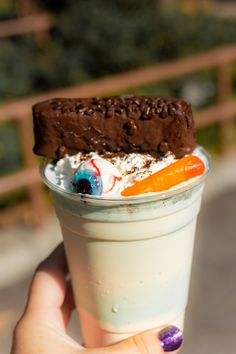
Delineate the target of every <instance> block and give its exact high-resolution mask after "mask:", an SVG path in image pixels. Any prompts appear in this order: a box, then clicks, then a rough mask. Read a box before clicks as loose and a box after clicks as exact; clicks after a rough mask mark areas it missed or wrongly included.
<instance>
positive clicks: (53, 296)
mask: <svg viewBox="0 0 236 354" xmlns="http://www.w3.org/2000/svg"><path fill="white" fill-rule="evenodd" d="M67 273H68V268H67V264H66V259H65V253H64V247H63V245H62V244H60V245H59V246H58V247H57V248H56V249H55V250H54V251H53V252H52V253H51V254H50V255H49V256H48V258H47V259H45V260H44V261H43V262H42V263H41V264H40V265H39V267H38V268H37V270H36V272H35V275H34V278H33V280H32V284H31V289H30V292H29V299H28V303H27V308H26V310H28V309H32V308H40V309H41V310H43V309H47V308H50V309H52V308H60V307H61V306H62V304H63V303H64V299H65V295H66V275H67Z"/></svg>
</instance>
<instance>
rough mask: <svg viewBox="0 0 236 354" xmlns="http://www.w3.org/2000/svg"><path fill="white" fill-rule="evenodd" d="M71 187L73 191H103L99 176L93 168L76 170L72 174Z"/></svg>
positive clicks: (89, 192)
mask: <svg viewBox="0 0 236 354" xmlns="http://www.w3.org/2000/svg"><path fill="white" fill-rule="evenodd" d="M72 188H73V192H75V193H82V194H90V195H101V194H102V191H103V184H102V179H101V176H99V175H98V174H97V173H96V172H95V171H93V170H89V169H84V170H78V171H76V172H75V174H74V179H73V182H72Z"/></svg>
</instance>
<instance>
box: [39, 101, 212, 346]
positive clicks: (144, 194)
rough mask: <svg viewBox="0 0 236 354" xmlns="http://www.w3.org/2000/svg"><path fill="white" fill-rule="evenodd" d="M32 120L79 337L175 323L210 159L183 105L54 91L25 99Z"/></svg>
mask: <svg viewBox="0 0 236 354" xmlns="http://www.w3.org/2000/svg"><path fill="white" fill-rule="evenodd" d="M135 107H136V110H135ZM148 108H149V110H148ZM122 109H123V111H122ZM171 109H172V110H173V111H174V113H173V114H172V115H171ZM86 110H87V111H86ZM89 110H90V113H89ZM91 110H92V112H91ZM109 111H112V112H113V113H112V114H113V115H112V116H111V117H109V114H108V112H109ZM84 112H88V114H87V115H85V113H84ZM117 112H118V113H117ZM140 112H141V113H140ZM150 112H151V113H150ZM158 112H159V113H158ZM165 112H167V113H166V114H167V116H165V114H164V113H165ZM82 113H83V114H82ZM131 113H132V114H131ZM110 114H111V113H110ZM149 115H150V116H149ZM162 116H164V118H162ZM58 117H59V118H58ZM64 121H66V124H65V126H63V124H64V123H63V122H64ZM45 122H49V123H47V124H48V125H47V124H46V123H45ZM95 123H96V125H95ZM73 124H76V125H79V127H80V128H79V130H76V129H75V127H74V126H73ZM62 126H63V127H62ZM34 127H35V136H36V144H35V148H34V150H35V152H36V153H38V154H40V155H43V156H45V157H46V158H47V159H46V160H45V161H44V163H43V164H42V167H41V175H42V177H43V180H44V182H45V183H46V184H47V185H48V186H49V188H50V190H51V194H52V197H53V201H54V206H55V210H56V214H57V217H58V219H59V222H60V225H61V230H62V234H63V239H64V245H65V250H66V255H67V260H68V264H69V269H70V273H71V279H72V285H73V291H74V298H75V303H76V307H77V310H78V313H79V316H80V323H81V329H82V335H83V339H84V342H85V345H86V346H87V347H92V348H96V347H101V346H106V345H109V344H111V343H115V342H117V341H120V340H121V339H123V338H126V337H129V336H131V335H133V334H135V333H137V332H140V331H143V330H146V329H150V328H154V327H155V328H156V327H161V326H165V325H169V324H173V325H177V326H178V327H179V328H183V322H184V315H185V310H186V305H187V300H188V289H189V279H190V272H191V263H192V253H193V245H194V235H195V227H196V221H197V215H198V212H199V209H200V204H201V196H202V192H203V188H204V181H205V178H206V176H207V174H208V172H209V168H210V160H209V157H208V154H207V153H206V151H205V150H204V149H202V148H200V147H198V146H196V143H195V139H194V125H193V118H192V113H191V109H190V106H189V105H188V104H187V103H186V102H184V101H181V100H177V99H170V98H163V97H151V98H147V97H139V96H138V97H137V96H128V97H115V98H105V99H78V100H67V99H54V100H50V101H46V102H43V103H39V104H37V105H36V106H35V107H34ZM107 127H108V128H107ZM89 128H90V129H89ZM121 128H122V129H123V130H121ZM62 130H63V134H62ZM149 130H150V134H149V135H148V134H147V132H148V131H149ZM48 132H50V134H49V135H50V139H49V135H47V133H48ZM52 132H53V133H52ZM72 132H73V134H74V135H73V134H72ZM43 133H44V134H43ZM72 136H75V137H74V138H72ZM156 136H157V138H156ZM46 138H47V139H46ZM69 138H70V139H72V140H73V139H74V140H73V141H72V142H71V141H70V139H69ZM109 139H110V140H109ZM122 139H123V140H122ZM48 141H49V142H48ZM138 141H139V144H138V143H137V142H138ZM76 144H77V145H76ZM101 146H103V148H102V147H101ZM157 147H158V148H157ZM86 149H87V150H86ZM147 149H148V150H147ZM75 150H76V151H75ZM76 152H77V153H76Z"/></svg>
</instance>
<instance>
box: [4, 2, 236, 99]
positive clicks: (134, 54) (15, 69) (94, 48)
mask: <svg viewBox="0 0 236 354" xmlns="http://www.w3.org/2000/svg"><path fill="white" fill-rule="evenodd" d="M38 2H39V3H41V6H42V7H44V8H45V9H46V10H49V11H52V12H53V13H55V14H56V17H57V25H56V28H54V29H53V30H52V31H51V42H50V43H45V46H41V47H39V46H37V44H36V43H35V41H34V37H33V36H32V35H28V36H24V37H17V38H11V39H7V40H1V42H0V44H1V48H0V75H1V81H0V101H4V100H6V99H9V98H12V97H19V96H25V95H26V94H31V93H33V92H39V91H42V90H49V89H52V88H55V87H61V86H66V85H71V84H74V83H78V82H83V81H86V80H89V79H93V78H96V77H101V76H104V75H108V74H113V73H117V72H120V71H125V70H129V69H133V68H138V67H143V66H147V65H149V64H153V63H157V62H162V61H165V60H170V59H174V58H179V57H183V56H186V55H189V54H193V53H196V52H199V51H204V50H208V49H210V48H213V47H216V46H218V45H222V44H228V43H233V42H235V41H236V20H232V19H227V20H226V19H219V18H214V17H211V16H209V15H208V16H207V15H198V16H187V15H184V14H182V13H178V12H170V13H162V12H161V11H160V9H159V6H158V2H157V1H155V0H129V1H127V0H113V1H110V0H80V1H72V0H68V1H66V0H59V1H56V0H54V1H52V0H45V1H39V0H38ZM180 81H181V80H179V81H178V82H177V84H176V83H175V84H173V86H175V91H178V92H180V90H179V87H180V86H181V85H180V84H182V82H181V83H180ZM174 93H175V92H174Z"/></svg>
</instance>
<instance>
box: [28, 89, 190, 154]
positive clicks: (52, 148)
mask: <svg viewBox="0 0 236 354" xmlns="http://www.w3.org/2000/svg"><path fill="white" fill-rule="evenodd" d="M33 118H34V134H35V146H34V152H35V153H36V154H38V155H42V156H45V157H48V158H54V159H57V158H61V157H64V156H65V155H73V154H76V153H78V152H79V151H81V152H85V153H87V152H91V151H94V152H98V153H105V152H107V151H109V152H125V153H131V152H138V153H149V154H151V155H152V156H154V157H156V158H161V157H162V156H163V155H164V154H165V153H166V152H168V151H171V152H173V153H174V154H175V156H176V157H177V158H180V157H182V156H184V155H186V154H189V153H191V152H192V151H193V149H194V148H195V147H196V142H195V134H194V121H193V115H192V110H191V107H190V105H189V104H188V103H187V102H185V101H183V100H178V99H176V98H170V97H145V96H133V95H129V96H114V97H106V98H78V99H67V98H54V99H51V100H48V101H44V102H40V103H37V104H35V105H34V106H33Z"/></svg>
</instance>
